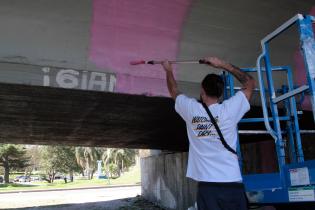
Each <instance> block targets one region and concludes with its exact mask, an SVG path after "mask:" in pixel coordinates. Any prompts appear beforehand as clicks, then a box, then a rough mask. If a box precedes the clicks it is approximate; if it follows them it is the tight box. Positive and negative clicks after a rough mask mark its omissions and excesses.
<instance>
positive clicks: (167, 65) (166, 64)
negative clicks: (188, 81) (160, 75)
mask: <svg viewBox="0 0 315 210" xmlns="http://www.w3.org/2000/svg"><path fill="white" fill-rule="evenodd" d="M161 65H162V66H163V68H164V70H165V71H166V72H172V71H173V67H172V64H171V63H170V62H169V61H168V60H164V61H163V62H162V63H161Z"/></svg>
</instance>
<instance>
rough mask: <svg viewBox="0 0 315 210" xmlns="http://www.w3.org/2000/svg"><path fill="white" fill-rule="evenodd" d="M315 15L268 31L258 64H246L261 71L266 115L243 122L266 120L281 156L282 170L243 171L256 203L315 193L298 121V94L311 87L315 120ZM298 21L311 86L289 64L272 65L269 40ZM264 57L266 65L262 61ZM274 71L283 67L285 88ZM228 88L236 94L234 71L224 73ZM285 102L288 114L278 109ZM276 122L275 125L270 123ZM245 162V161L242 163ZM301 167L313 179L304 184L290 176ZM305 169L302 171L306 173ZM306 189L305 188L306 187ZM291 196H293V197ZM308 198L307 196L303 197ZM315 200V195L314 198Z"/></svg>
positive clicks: (314, 166)
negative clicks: (277, 84) (299, 83)
mask: <svg viewBox="0 0 315 210" xmlns="http://www.w3.org/2000/svg"><path fill="white" fill-rule="evenodd" d="M314 20H315V18H314V17H312V16H303V15H300V14H298V15H296V16H294V17H293V18H291V19H290V20H288V21H287V22H285V23H284V24H283V25H282V26H280V27H279V28H278V29H276V30H275V31H274V32H272V33H271V34H269V35H267V36H266V37H265V38H264V39H262V41H261V46H262V49H263V52H262V54H261V55H260V56H259V57H258V59H257V66H256V68H244V69H242V70H243V71H246V72H257V74H258V82H259V91H260V98H261V102H262V109H263V114H264V117H263V118H248V119H242V120H241V123H248V122H264V123H265V126H266V129H267V131H268V132H269V133H270V135H271V136H272V137H273V138H274V140H275V144H276V152H277V157H278V166H279V172H278V173H272V174H251V175H243V181H244V184H245V186H246V191H247V195H248V197H249V201H250V202H252V203H260V204H263V203H268V204H273V203H289V202H299V200H298V199H297V200H294V199H292V195H293V196H294V195H295V194H294V193H293V194H292V192H293V191H294V192H298V193H299V192H302V193H303V192H305V187H306V188H307V190H308V191H307V190H306V191H307V192H310V193H311V194H312V192H313V193H314V194H315V160H311V161H304V154H303V149H302V142H301V133H300V128H299V122H298V111H297V106H296V100H295V97H294V96H295V95H296V94H302V99H303V98H304V95H303V92H304V91H305V90H306V89H308V90H309V92H310V95H311V100H312V109H313V115H314V121H315V41H314V32H313V28H312V21H314ZM294 24H298V27H299V32H300V41H301V45H302V51H303V55H304V61H305V67H306V72H307V81H308V86H305V87H303V88H300V89H299V88H295V86H294V84H293V76H292V70H291V68H290V67H289V66H272V64H271V61H270V56H269V43H270V41H271V40H273V39H274V38H275V37H276V36H278V35H279V34H281V33H282V32H283V31H285V30H286V29H288V28H289V27H291V26H292V25H294ZM262 60H263V61H264V66H265V67H262V65H261V61H262ZM273 71H282V72H284V73H286V75H287V84H285V85H284V86H283V87H282V89H280V90H277V91H276V90H275V89H274V84H273V78H272V72H273ZM263 74H265V75H266V78H267V87H265V84H264V79H263ZM224 81H225V90H224V97H225V98H228V97H231V96H233V95H234V94H235V91H234V90H235V87H234V80H233V77H232V75H231V74H229V73H228V74H224ZM279 91H280V92H281V94H283V95H281V96H280V97H276V92H277V93H278V92H279ZM266 93H267V94H268V99H269V108H270V110H271V114H272V116H271V117H269V116H268V106H267V102H266V99H267V97H266ZM280 101H283V102H284V108H285V111H286V114H285V115H284V116H279V113H278V108H277V106H278V102H280ZM280 121H286V130H285V131H282V130H281V127H280ZM270 122H272V125H273V126H271V125H270ZM283 135H286V136H287V139H288V142H289V143H290V162H291V163H290V164H287V163H286V159H285V149H284V146H285V145H284V138H283ZM237 151H238V154H239V157H241V153H240V147H239V145H238V149H237ZM240 159H241V158H240ZM240 164H241V161H240ZM241 166H242V165H241ZM294 170H297V171H299V170H301V171H302V172H303V173H308V176H309V183H308V184H304V185H302V186H296V184H295V183H294V182H295V181H294V179H293V178H292V177H290V176H294V174H293V175H292V174H291V173H292V171H294ZM302 172H301V173H302ZM303 190H304V191H303ZM290 196H291V200H290ZM301 201H306V200H301ZM311 201H313V202H315V196H314V199H313V200H311Z"/></svg>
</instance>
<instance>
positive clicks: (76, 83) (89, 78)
mask: <svg viewBox="0 0 315 210" xmlns="http://www.w3.org/2000/svg"><path fill="white" fill-rule="evenodd" d="M42 71H43V72H44V77H43V83H44V84H43V85H44V86H53V87H55V86H56V87H61V88H71V89H72V88H74V89H81V90H99V91H109V92H113V91H114V88H115V85H116V77H115V75H113V74H110V73H103V72H90V71H78V70H73V69H59V70H56V71H54V72H53V71H51V69H50V68H49V67H44V68H42Z"/></svg>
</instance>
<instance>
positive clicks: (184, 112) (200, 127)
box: [175, 91, 250, 182]
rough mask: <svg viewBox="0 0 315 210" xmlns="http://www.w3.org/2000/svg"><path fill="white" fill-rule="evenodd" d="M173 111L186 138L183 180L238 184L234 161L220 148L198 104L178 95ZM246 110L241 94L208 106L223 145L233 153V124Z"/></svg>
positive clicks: (235, 124) (240, 92)
mask: <svg viewBox="0 0 315 210" xmlns="http://www.w3.org/2000/svg"><path fill="white" fill-rule="evenodd" d="M175 109H176V111H177V113H179V115H180V116H181V117H182V118H183V119H184V120H185V122H186V127H187V134H188V138H189V157H188V168H187V175H186V176H187V177H190V178H192V179H194V180H196V181H203V182H241V181H242V176H241V172H240V168H239V164H238V157H237V156H236V155H235V154H233V153H231V152H230V151H228V150H227V149H226V148H225V147H224V146H223V144H222V143H221V141H220V137H219V135H218V134H217V131H216V129H215V127H214V126H213V124H212V123H211V120H210V117H209V115H208V114H207V112H206V110H205V108H204V107H203V106H202V104H201V103H199V102H198V101H197V100H196V99H194V98H189V97H187V96H185V95H183V94H180V95H178V96H177V97H176V102H175ZM249 109H250V105H249V102H248V100H247V98H246V96H245V94H244V93H243V92H242V91H238V92H237V93H236V94H235V95H234V96H232V97H231V98H229V99H228V100H225V101H223V103H222V104H218V103H216V104H212V105H210V106H209V110H210V112H211V114H212V115H213V117H214V118H215V119H216V121H217V124H218V126H219V128H220V130H221V132H222V135H223V137H224V139H225V141H226V142H227V144H228V145H229V146H230V147H231V148H233V149H234V150H236V145H237V123H238V122H239V121H240V120H241V118H242V117H243V116H244V114H245V113H246V112H247V111H248V110H249Z"/></svg>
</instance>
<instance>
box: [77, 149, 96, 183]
mask: <svg viewBox="0 0 315 210" xmlns="http://www.w3.org/2000/svg"><path fill="white" fill-rule="evenodd" d="M75 156H76V159H77V163H78V164H79V165H80V166H81V167H82V169H83V170H84V171H86V172H87V176H88V179H93V174H94V172H95V171H96V168H97V160H98V159H99V156H100V150H99V149H97V148H95V147H77V148H76V150H75Z"/></svg>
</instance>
